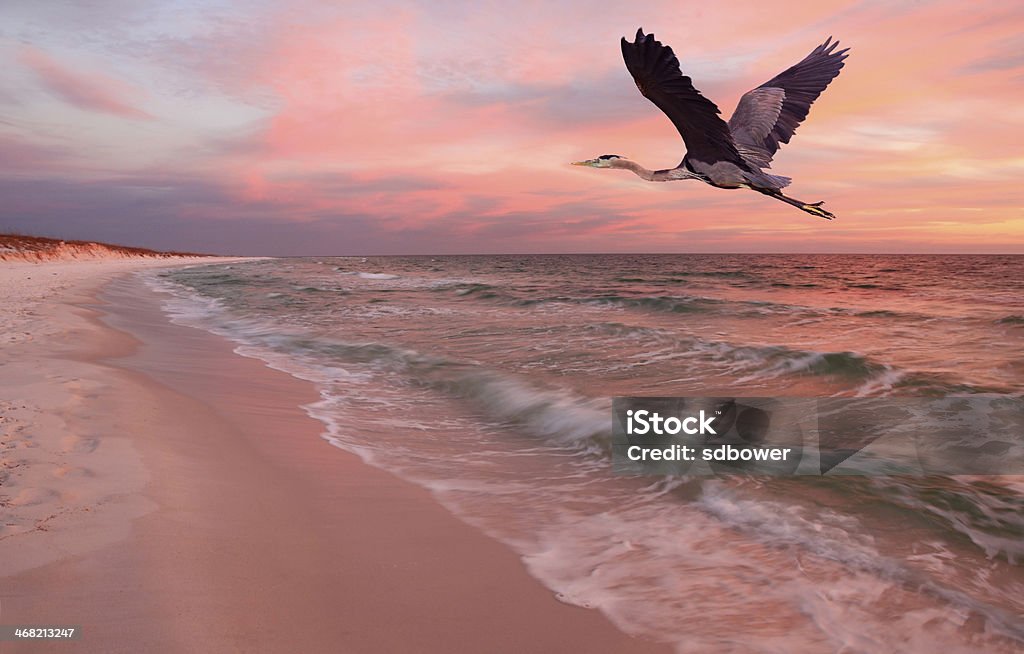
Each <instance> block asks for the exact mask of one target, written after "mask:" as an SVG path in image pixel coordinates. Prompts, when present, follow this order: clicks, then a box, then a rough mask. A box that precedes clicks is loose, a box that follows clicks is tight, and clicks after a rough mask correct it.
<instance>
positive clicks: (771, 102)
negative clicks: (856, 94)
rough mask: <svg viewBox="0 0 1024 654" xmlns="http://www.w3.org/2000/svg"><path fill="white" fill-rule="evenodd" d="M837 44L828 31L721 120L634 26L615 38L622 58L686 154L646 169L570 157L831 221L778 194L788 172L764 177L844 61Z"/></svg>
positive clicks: (666, 50) (674, 63)
mask: <svg viewBox="0 0 1024 654" xmlns="http://www.w3.org/2000/svg"><path fill="white" fill-rule="evenodd" d="M838 46H839V42H838V41H836V42H834V43H833V42H832V37H831V36H830V37H828V39H826V40H825V42H824V43H822V44H821V45H819V46H818V47H817V48H815V49H814V50H813V51H812V52H811V54H809V55H807V56H806V57H805V58H804V59H803V61H801V62H800V63H798V64H797V65H795V66H793V67H791V68H787V69H786V70H784V71H783V72H781V73H779V74H778V75H776V76H775V77H773V78H772V79H770V80H768V81H767V82H765V83H764V84H762V85H761V86H759V87H757V88H756V89H754V90H752V91H748V92H747V93H746V94H744V95H743V97H742V98H740V102H739V104H738V105H737V106H736V111H735V112H733V115H732V118H730V119H729V122H728V123H726V122H725V121H724V120H722V119H721V118H720V117H719V115H718V114H720V113H721V112H720V111H719V110H718V107H716V106H715V103H714V102H712V101H710V100H708V99H707V98H705V97H704V96H703V95H701V94H700V91H698V90H697V89H695V88H693V83H692V82H691V80H690V78H689V77H687V76H685V75H683V73H682V71H680V70H679V60H678V59H677V58H676V55H675V53H673V52H672V48H670V47H669V46H667V45H663V44H662V43H661V42H660V41H656V40H655V39H654V35H653V34H644V31H643V28H641V29H638V30H637V31H636V40H635V41H633V42H632V43H630V42H629V41H627V40H626V39H625V38H623V39H622V58H623V59H625V61H626V68H627V69H628V70H629V73H630V75H632V76H633V80H634V81H635V82H636V86H637V88H638V89H640V93H642V94H643V96H644V97H645V98H647V99H648V100H650V101H651V102H653V103H654V104H655V105H657V107H658V108H659V109H661V110H662V111H664V112H665V114H666V115H667V116H668V117H669V119H670V120H671V121H672V123H673V124H674V125H675V126H676V129H677V130H679V135H680V136H682V137H683V141H684V142H685V143H686V156H684V157H683V160H682V161H681V162H680V163H679V165H678V166H676V167H675V168H670V169H668V170H654V171H651V170H647V169H646V168H644V167H643V166H641V165H639V164H637V163H635V162H632V161H630V160H628V159H626V158H625V157H620V156H619V155H617V154H605V155H601V156H600V157H598V158H596V159H588V160H587V161H576V162H574V164H573V165H576V166H591V167H592V168H624V169H626V170H632V171H633V172H634V173H636V174H637V175H639V176H640V177H642V178H643V179H646V180H647V181H649V182H670V181H674V180H677V179H699V180H700V181H702V182H706V183H708V184H710V185H712V186H715V187H718V188H730V189H731V188H749V189H751V190H754V191H757V192H758V193H764V194H765V195H768V196H771V197H773V198H775V199H777V200H782V201H783V202H785V203H787V204H791V205H793V206H794V207H796V208H798V209H801V210H803V211H806V212H807V213H810V214H814V215H815V216H821V217H822V218H827V219H828V220H832V219H833V218H835V216H834V215H833V214H831V213H830V212H828V211H826V210H825V209H822V208H821V205H822V202H813V203H808V202H801V201H800V200H795V199H793V198H791V197H788V196H786V195H783V194H782V189H783V188H785V187H786V186H788V185H789V183H790V181H791V180H790V178H789V177H783V176H781V175H770V174H768V173H766V172H764V170H762V169H763V168H770V167H771V166H770V164H771V160H772V156H774V154H775V152H776V151H777V150H778V149H779V145H780V144H782V143H789V139H791V138H793V132H795V131H796V128H797V126H798V125H800V123H801V122H802V121H803V120H804V118H807V112H808V111H809V110H810V108H811V103H813V102H814V101H815V100H816V99H817V98H818V96H819V95H821V92H822V91H824V90H825V87H826V86H828V84H829V82H831V81H832V80H833V79H835V77H836V75H838V74H839V69H841V68H842V67H843V60H844V59H846V57H847V55H846V52H847V50H849V48H847V49H845V50H836V48H837V47H838Z"/></svg>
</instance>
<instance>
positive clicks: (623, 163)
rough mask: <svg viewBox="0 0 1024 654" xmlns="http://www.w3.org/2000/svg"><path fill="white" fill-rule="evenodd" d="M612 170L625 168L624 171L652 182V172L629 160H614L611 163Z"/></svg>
mask: <svg viewBox="0 0 1024 654" xmlns="http://www.w3.org/2000/svg"><path fill="white" fill-rule="evenodd" d="M612 168H625V169H626V170H632V171H633V172H634V173H636V174H637V175H638V176H639V177H641V178H643V179H646V180H647V181H648V182H653V181H654V171H653V170H647V169H646V168H644V167H643V166H641V165H640V164H638V163H636V162H634V161H630V160H629V159H614V160H613V161H612Z"/></svg>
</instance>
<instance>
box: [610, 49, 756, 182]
mask: <svg viewBox="0 0 1024 654" xmlns="http://www.w3.org/2000/svg"><path fill="white" fill-rule="evenodd" d="M622 58H623V60H625V62H626V68H627V69H628V70H629V74H630V75H632V76H633V80H634V81H635V82H636V86H637V88H638V89H640V93H642V94H643V96H644V97H645V98H647V99H648V100H650V101H651V102H653V103H654V104H655V105H657V107H658V108H659V109H661V110H662V111H663V112H665V115H667V116H668V117H669V119H670V120H671V121H672V124H674V125H675V126H676V129H677V130H679V135H680V136H682V137H683V141H684V142H685V143H686V150H687V155H688V156H690V157H692V158H694V159H697V160H700V161H703V162H705V163H715V162H716V161H731V162H733V163H736V164H738V165H742V164H743V161H742V159H741V158H740V155H739V153H738V152H737V151H736V146H735V145H734V144H733V141H732V136H731V135H730V134H729V126H728V125H726V124H725V121H724V120H722V119H721V117H719V115H718V114H719V113H720V112H719V111H718V107H716V106H715V103H714V102H712V101H711V100H708V99H707V98H705V97H704V96H703V95H701V94H700V91H698V90H697V89H695V88H693V83H692V82H691V80H690V78H689V77H686V76H685V75H683V73H682V71H681V70H679V60H678V59H676V55H675V53H673V52H672V48H670V47H669V46H667V45H662V44H661V43H660V42H659V41H655V40H654V35H653V34H647V35H645V34H644V32H643V29H639V30H637V32H636V40H635V41H634V42H633V43H630V42H629V41H627V40H626V39H625V38H623V39H622Z"/></svg>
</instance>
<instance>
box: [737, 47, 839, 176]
mask: <svg viewBox="0 0 1024 654" xmlns="http://www.w3.org/2000/svg"><path fill="white" fill-rule="evenodd" d="M837 47H839V41H836V42H834V43H833V42H832V37H831V36H830V37H828V39H826V40H825V42H824V43H822V44H821V45H819V46H818V47H817V48H815V49H814V50H813V51H812V52H811V54H809V55H807V56H806V57H804V59H803V61H801V62H800V63H798V64H797V65H795V66H792V67H790V68H787V69H786V70H784V71H783V72H781V73H779V74H778V75H776V76H775V77H773V78H772V79H770V80H768V81H767V82H765V83H764V84H762V85H761V86H759V87H757V88H756V89H753V90H752V91H748V92H747V93H746V94H744V96H743V97H742V98H740V102H739V105H737V107H736V111H735V112H734V113H733V115H732V118H730V119H729V130H730V131H731V133H732V135H733V138H734V139H735V141H736V143H737V145H738V146H739V148H740V150H741V152H743V154H744V157H745V158H747V159H748V160H750V161H755V162H759V163H760V165H762V166H763V167H764V166H767V164H768V163H769V162H770V161H771V159H772V156H773V155H774V154H775V153H776V152H777V151H778V149H779V145H780V144H782V143H789V139H791V138H793V133H794V132H795V131H796V128H797V126H799V125H800V123H801V122H803V120H804V119H805V118H807V112H808V111H810V109H811V104H812V103H813V102H814V101H815V100H817V99H818V96H819V95H821V92H822V91H824V90H825V87H827V86H828V85H829V82H831V81H832V80H833V79H835V77H836V75H838V74H839V70H840V69H841V68H842V67H843V60H844V59H846V57H847V54H846V52H847V51H848V50H849V48H846V49H843V50H836V48H837Z"/></svg>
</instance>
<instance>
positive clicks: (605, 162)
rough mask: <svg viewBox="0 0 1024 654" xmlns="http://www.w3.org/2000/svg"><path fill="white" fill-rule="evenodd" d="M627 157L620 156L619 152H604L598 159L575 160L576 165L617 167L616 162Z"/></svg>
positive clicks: (573, 163)
mask: <svg viewBox="0 0 1024 654" xmlns="http://www.w3.org/2000/svg"><path fill="white" fill-rule="evenodd" d="M625 160H626V159H625V157H620V156H619V155H617V154H602V155H601V156H600V157H598V158H597V159H587V160H586V161H574V162H572V165H574V166H590V167H591V168H615V167H616V166H615V164H616V163H617V162H620V161H625Z"/></svg>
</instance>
